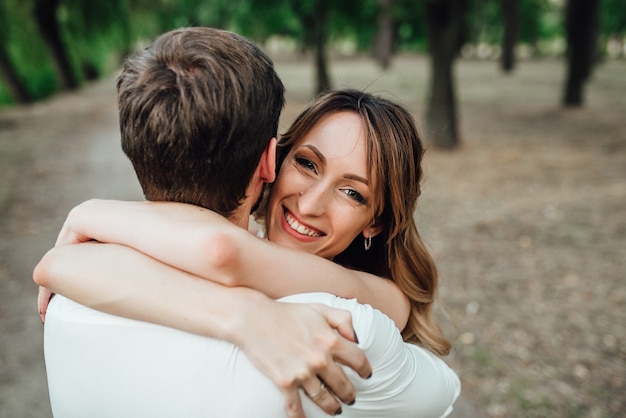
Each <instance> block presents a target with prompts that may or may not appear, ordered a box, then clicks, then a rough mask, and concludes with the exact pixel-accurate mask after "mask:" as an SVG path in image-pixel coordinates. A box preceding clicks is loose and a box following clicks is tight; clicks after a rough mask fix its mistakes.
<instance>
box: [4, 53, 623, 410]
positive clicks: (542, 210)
mask: <svg viewBox="0 0 626 418" xmlns="http://www.w3.org/2000/svg"><path fill="white" fill-rule="evenodd" d="M278 70H279V73H280V74H281V77H282V78H283V79H284V80H285V83H286V85H287V89H288V92H289V95H288V108H287V109H286V111H285V113H284V115H285V117H284V121H283V125H285V124H287V123H288V122H289V121H290V120H291V119H293V117H294V115H295V114H296V112H297V111H299V109H300V108H301V106H302V105H303V104H304V102H305V101H306V100H308V97H309V94H310V92H311V89H310V85H311V83H310V81H311V80H312V76H311V74H310V70H309V68H308V66H307V64H305V63H298V62H295V61H287V60H285V61H280V62H278ZM332 71H333V77H334V79H335V81H336V82H337V83H338V84H340V85H342V86H350V87H357V88H368V90H370V91H373V92H378V93H381V94H385V95H387V96H389V97H391V98H395V99H397V100H399V101H401V102H402V103H404V104H405V105H406V106H407V107H408V108H409V109H411V110H412V111H414V113H415V115H416V117H417V119H418V120H420V119H421V115H422V111H423V109H422V105H421V103H422V98H423V96H424V93H423V91H424V90H423V89H424V84H425V81H426V64H425V62H424V60H422V59H415V58H401V59H398V60H397V61H396V62H395V63H394V66H393V68H392V70H391V71H389V72H387V73H381V72H380V71H379V70H378V69H377V68H376V67H375V66H373V65H372V64H371V63H370V62H369V61H368V60H343V61H338V62H337V63H336V64H335V65H334V66H333V68H332ZM624 74H626V64H625V63H610V64H609V65H605V66H602V67H600V68H599V69H598V71H597V72H596V75H595V77H594V81H593V83H592V84H591V86H590V87H589V92H588V101H589V105H588V107H587V108H586V109H581V110H574V111H563V110H560V109H559V108H558V100H559V89H560V83H561V76H562V67H561V65H560V64H559V63H554V62H540V63H523V64H522V65H521V66H520V69H519V70H518V71H517V72H516V74H515V75H514V76H513V77H505V76H502V75H500V74H499V73H498V71H497V69H496V67H495V64H494V63H480V62H465V63H462V65H460V66H459V67H458V78H459V83H458V85H459V91H460V99H461V106H460V117H461V127H462V131H463V135H464V144H463V146H462V147H461V148H460V149H459V150H458V151H455V152H452V153H444V152H438V151H435V150H431V151H429V153H428V155H427V165H426V170H427V179H426V183H425V186H424V192H423V198H422V201H421V204H420V209H419V211H418V214H417V218H416V219H417V220H418V223H419V225H420V229H421V231H422V234H423V235H424V237H425V238H426V240H427V241H428V243H429V244H430V246H431V247H432V249H433V253H434V254H435V257H436V259H437V262H438V265H439V267H440V271H441V278H442V290H441V299H442V301H443V302H444V304H445V308H446V311H447V313H448V314H449V320H448V321H447V323H449V324H451V325H450V326H449V328H450V331H451V334H452V335H454V336H455V350H454V353H453V355H452V356H451V358H450V361H451V362H452V364H453V367H454V368H455V369H456V370H457V371H458V372H459V373H460V375H461V377H462V380H463V385H464V389H463V390H464V399H463V400H462V401H461V403H460V404H459V405H458V407H457V412H456V413H455V417H474V416H476V417H478V416H489V417H493V418H499V417H562V416H569V417H593V418H613V417H622V416H625V415H624V413H625V411H626V395H625V394H626V378H625V376H626V351H625V349H624V347H626V328H625V327H624V325H623V324H625V323H626V286H625V280H626V268H625V267H624V260H626V247H625V246H624V242H625V241H626V123H624V115H626V113H625V112H626V78H625V77H624ZM303 77H304V79H303ZM307 78H308V79H307ZM303 80H304V81H303ZM118 138H119V134H118V132H117V120H116V114H115V103H114V97H113V80H112V79H111V80H105V81H102V82H100V83H97V84H95V85H92V86H89V87H87V88H85V89H84V90H82V91H80V92H77V93H73V94H68V95H63V96H59V97H55V98H54V99H52V100H50V101H49V102H46V103H42V104H38V105H35V106H32V107H29V108H21V109H13V110H6V109H5V110H2V111H0V215H1V216H0V237H1V239H0V418H14V417H33V418H48V417H50V412H49V406H48V400H47V388H46V385H45V369H44V366H43V358H42V350H41V336H42V335H41V333H42V326H41V324H40V323H39V320H38V317H37V315H36V308H35V295H36V288H35V286H34V284H32V281H31V279H30V277H31V271H32V268H33V266H34V265H35V264H36V262H37V260H38V259H39V258H40V257H41V255H43V253H44V252H45V251H46V250H47V249H48V248H49V247H50V246H52V245H53V243H54V240H55V236H56V233H57V231H58V230H59V228H60V226H61V224H62V222H63V220H64V218H65V215H66V213H67V211H68V210H69V209H70V208H71V207H72V206H74V205H75V204H77V203H79V202H81V201H83V200H85V199H87V198H90V197H105V198H106V197H115V198H139V197H140V193H139V189H138V186H137V184H136V181H135V180H134V177H133V174H132V170H131V167H130V164H129V163H128V162H127V161H126V160H125V158H124V157H123V155H122V154H121V151H120V149H119V144H118ZM467 399H470V400H471V402H467V401H466V400H467ZM472 405H473V406H475V408H474V407H472ZM477 411H480V414H479V413H478V412H477Z"/></svg>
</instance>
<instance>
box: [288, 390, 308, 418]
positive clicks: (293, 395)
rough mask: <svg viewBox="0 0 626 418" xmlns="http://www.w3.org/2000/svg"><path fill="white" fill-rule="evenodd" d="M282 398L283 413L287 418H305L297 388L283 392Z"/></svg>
mask: <svg viewBox="0 0 626 418" xmlns="http://www.w3.org/2000/svg"><path fill="white" fill-rule="evenodd" d="M282 392H283V398H284V400H285V412H286V413H287V417H289V418H306V416H305V415H304V409H302V402H301V401H300V393H299V392H298V389H297V388H293V389H288V390H284V391H282Z"/></svg>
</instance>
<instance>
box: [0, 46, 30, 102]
mask: <svg viewBox="0 0 626 418" xmlns="http://www.w3.org/2000/svg"><path fill="white" fill-rule="evenodd" d="M0 74H2V78H3V79H4V81H5V83H6V86H7V88H8V90H9V94H10V95H11V98H12V99H13V101H14V102H15V103H30V102H32V97H31V96H30V94H29V93H28V90H26V86H25V85H24V84H23V83H22V81H21V80H20V77H19V75H18V74H17V71H15V67H14V66H13V64H12V62H11V59H10V58H9V54H8V53H7V51H6V49H5V47H4V45H0Z"/></svg>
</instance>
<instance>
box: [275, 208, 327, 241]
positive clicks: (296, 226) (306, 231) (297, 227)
mask: <svg viewBox="0 0 626 418" xmlns="http://www.w3.org/2000/svg"><path fill="white" fill-rule="evenodd" d="M284 213H285V220H286V221H287V225H289V227H290V228H291V229H293V230H294V231H296V232H297V233H299V234H301V235H306V236H307V237H311V238H317V237H321V236H324V235H326V234H323V233H321V232H319V231H315V230H312V229H310V228H307V227H306V226H304V225H302V224H301V223H300V222H298V221H297V220H296V219H295V218H294V217H293V216H291V213H289V211H288V210H287V209H285V211H284Z"/></svg>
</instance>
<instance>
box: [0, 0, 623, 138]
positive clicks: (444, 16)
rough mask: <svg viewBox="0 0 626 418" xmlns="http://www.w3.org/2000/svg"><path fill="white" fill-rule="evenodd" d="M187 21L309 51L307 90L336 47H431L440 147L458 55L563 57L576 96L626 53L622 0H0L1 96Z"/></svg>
mask: <svg viewBox="0 0 626 418" xmlns="http://www.w3.org/2000/svg"><path fill="white" fill-rule="evenodd" d="M193 25H203V26H214V27H221V28H225V29H230V30H233V31H235V32H238V33H241V34H243V35H245V36H248V37H250V38H252V39H253V40H255V41H257V42H258V43H260V44H261V45H264V46H265V48H266V49H268V50H269V51H270V52H272V48H271V46H272V45H274V46H275V47H277V48H278V47H279V46H281V47H282V48H283V49H284V48H288V49H289V48H290V49H292V50H294V49H296V50H298V51H300V52H302V53H305V52H309V53H310V54H311V55H312V56H313V59H312V65H313V66H314V68H315V76H316V92H319V91H321V90H323V89H326V88H330V87H332V86H333V80H332V79H331V76H330V75H329V69H328V66H329V63H328V61H329V59H331V58H330V57H331V54H332V53H333V52H339V53H343V54H364V53H368V54H371V56H372V59H374V60H376V62H377V63H378V64H379V65H380V66H381V67H382V68H387V67H388V66H389V65H390V62H391V60H392V59H393V56H394V55H395V54H397V53H400V52H406V51H413V52H422V53H425V54H428V55H429V57H430V74H431V75H430V77H431V78H430V82H429V83H428V92H427V101H428V107H427V110H426V114H425V122H426V127H427V129H426V133H427V135H428V136H429V138H430V140H431V142H432V143H433V144H435V145H436V146H438V147H441V148H454V147H456V146H457V145H458V144H459V137H460V135H459V132H458V127H457V126H458V120H459V113H458V109H457V101H458V100H457V93H456V89H455V80H454V72H453V66H454V62H455V60H456V59H457V58H459V57H477V58H482V59H498V60H499V63H500V66H501V68H502V71H504V72H511V71H512V70H513V69H514V68H515V66H516V65H518V63H517V61H518V60H519V59H520V58H525V59H529V58H538V57H543V56H547V55H550V56H559V57H562V58H563V60H564V62H565V63H566V65H567V77H566V79H565V81H564V83H563V85H562V86H561V89H562V103H563V105H564V106H581V105H583V103H584V88H585V83H586V82H587V80H588V79H589V77H590V75H591V74H592V72H593V69H594V66H595V65H596V64H597V63H598V62H601V61H603V60H607V59H623V58H624V55H625V54H626V52H625V48H626V47H625V43H624V39H625V34H626V2H624V1H623V0H568V1H565V0H421V1H420V0H414V1H410V0H210V1H208V0H106V1H105V0H93V1H86V0H2V2H0V70H1V75H2V80H3V82H2V84H0V104H10V103H28V102H32V101H36V100H40V99H42V98H45V97H48V96H50V95H52V94H54V93H56V92H58V91H61V90H69V89H76V88H78V87H79V86H81V85H82V84H83V83H85V82H87V81H89V80H93V79H96V78H99V77H102V76H106V75H108V74H110V73H111V72H112V71H115V70H117V69H118V68H119V65H120V62H121V60H122V59H123V57H124V56H126V55H127V54H128V53H129V51H132V50H133V49H135V48H137V47H139V46H141V44H142V43H145V42H148V41H149V40H151V39H152V38H153V37H154V36H155V35H156V34H159V33H162V32H165V31H167V30H169V29H172V28H175V27H179V26H193ZM312 93H313V92H312ZM416 94H417V93H416Z"/></svg>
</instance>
